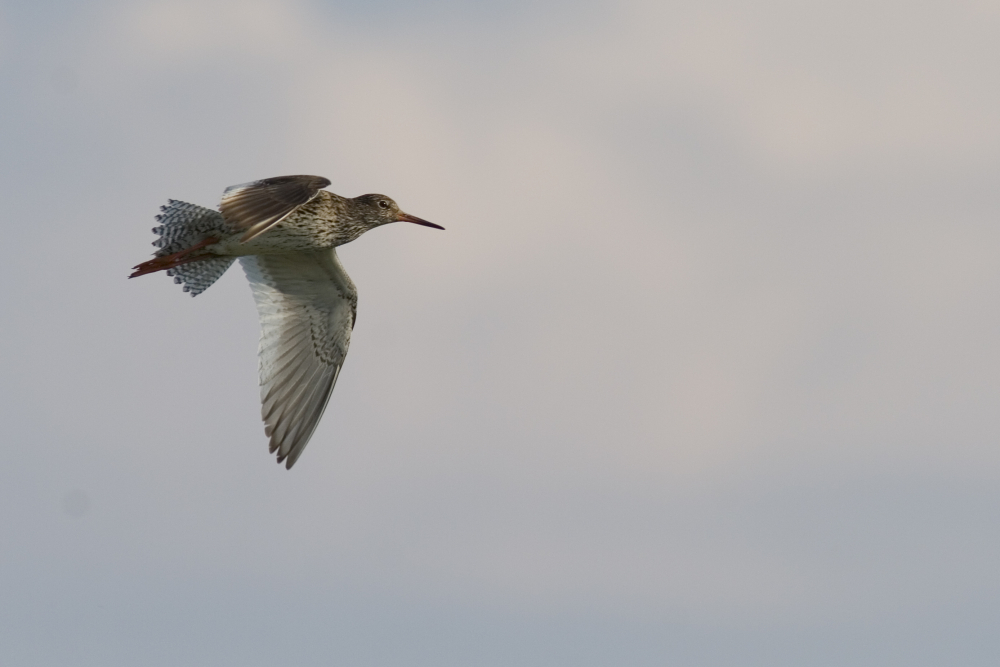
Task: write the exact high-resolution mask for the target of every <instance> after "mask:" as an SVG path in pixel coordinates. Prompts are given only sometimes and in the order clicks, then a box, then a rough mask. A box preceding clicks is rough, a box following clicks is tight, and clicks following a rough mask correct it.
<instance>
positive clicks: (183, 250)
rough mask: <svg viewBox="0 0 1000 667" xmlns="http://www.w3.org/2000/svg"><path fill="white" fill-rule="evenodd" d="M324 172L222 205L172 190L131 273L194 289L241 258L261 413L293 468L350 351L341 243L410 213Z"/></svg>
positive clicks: (349, 301)
mask: <svg viewBox="0 0 1000 667" xmlns="http://www.w3.org/2000/svg"><path fill="white" fill-rule="evenodd" d="M330 184H331V183H330V180H329V179H327V178H323V177H322V176H306V175H299V176H277V177H274V178H265V179H261V180H258V181H253V182H250V183H242V184H240V185H233V186H230V187H228V188H226V189H225V191H224V192H223V194H222V201H221V202H220V204H219V208H218V210H213V209H208V208H203V207H201V206H197V205H195V204H189V203H187V202H183V201H178V200H175V199H170V200H168V201H167V204H166V205H164V206H162V207H160V211H161V213H160V214H159V215H158V216H156V220H157V222H158V223H159V225H158V226H157V227H154V228H153V233H154V234H157V235H158V236H159V238H157V239H156V240H155V241H153V245H154V246H155V247H157V248H158V249H157V250H156V251H155V252H154V257H153V259H150V260H148V261H146V262H142V263H141V264H137V265H136V266H134V267H133V269H134V270H133V272H132V274H131V275H130V276H129V278H137V277H139V276H144V275H147V274H150V273H155V272H157V271H166V273H167V275H169V276H173V278H174V282H175V283H177V284H179V285H183V288H184V291H185V292H189V293H190V294H191V296H197V295H199V294H201V293H202V292H204V291H205V290H206V289H208V288H209V287H211V286H212V284H213V283H214V282H215V281H216V280H218V279H219V278H220V277H221V276H222V274H223V273H225V272H226V270H227V269H228V268H229V267H230V266H232V264H233V262H235V261H236V260H237V259H238V260H239V261H240V264H241V265H242V266H243V271H244V273H245V274H246V276H247V279H248V280H249V281H250V287H251V289H252V291H253V297H254V302H255V303H256V305H257V312H258V315H259V316H260V327H261V335H260V345H259V348H258V361H259V375H260V400H261V417H262V419H263V422H264V434H265V436H266V437H268V438H269V439H270V441H269V449H270V452H271V453H272V454H276V455H277V461H278V463H279V464H280V463H282V462H284V464H285V468H286V469H288V470H290V469H291V468H292V466H293V465H295V462H296V461H297V460H298V458H299V456H301V454H302V450H303V449H305V446H306V445H307V444H308V443H309V440H310V438H312V435H313V432H314V431H315V430H316V426H317V425H318V424H319V420H320V417H322V416H323V412H324V410H326V406H327V403H328V402H329V400H330V395H331V393H332V392H333V387H334V385H335V384H336V382H337V377H338V376H339V375H340V369H341V367H342V366H343V364H344V358H345V357H346V356H347V348H348V346H349V345H350V342H351V332H352V331H353V329H354V323H355V320H356V319H357V307H358V292H357V289H356V288H355V286H354V282H353V281H352V280H351V278H350V276H348V275H347V272H346V271H345V270H344V266H343V265H342V264H341V263H340V259H339V258H338V257H337V250H336V248H337V246H341V245H344V244H345V243H350V242H351V241H353V240H355V239H357V238H358V237H359V236H361V235H362V234H364V233H365V232H366V231H368V230H369V229H374V228H376V227H380V226H382V225H386V224H389V223H392V222H411V223H414V224H417V225H423V226H425V227H432V228H434V229H444V227H442V226H440V225H436V224H434V223H433V222H428V221H426V220H424V219H422V218H418V217H416V216H414V215H410V214H408V213H404V212H403V211H401V210H400V208H399V206H398V205H397V204H396V202H394V201H393V200H392V199H390V198H389V197H386V196H385V195H379V194H366V195H361V196H359V197H354V198H347V197H341V196H339V195H335V194H333V193H332V192H330V191H328V190H324V188H326V187H328V186H329V185H330Z"/></svg>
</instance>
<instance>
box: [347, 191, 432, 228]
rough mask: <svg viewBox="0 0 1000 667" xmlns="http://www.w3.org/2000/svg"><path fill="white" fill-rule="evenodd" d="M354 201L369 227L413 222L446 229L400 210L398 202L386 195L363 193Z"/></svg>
mask: <svg viewBox="0 0 1000 667" xmlns="http://www.w3.org/2000/svg"><path fill="white" fill-rule="evenodd" d="M354 203H355V205H356V206H357V207H358V212H359V213H360V214H361V217H362V219H363V220H364V221H365V224H366V226H368V227H369V228H375V227H378V226H380V225H387V224H389V223H390V222H412V223H413V224H415V225H423V226H424V227H433V228H434V229H444V227H442V226H441V225H435V224H434V223H433V222H427V221H426V220H423V219H422V218H418V217H417V216H415V215H410V214H409V213H403V212H402V211H400V210H399V206H397V205H396V202H394V201H393V200H392V199H390V198H389V197H386V196H385V195H361V196H360V197H355V198H354Z"/></svg>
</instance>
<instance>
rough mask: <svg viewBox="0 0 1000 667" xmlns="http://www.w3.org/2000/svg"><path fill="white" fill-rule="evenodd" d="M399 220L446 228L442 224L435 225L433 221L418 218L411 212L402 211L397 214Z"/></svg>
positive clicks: (435, 227)
mask: <svg viewBox="0 0 1000 667" xmlns="http://www.w3.org/2000/svg"><path fill="white" fill-rule="evenodd" d="M396 220H397V221H398V222H412V223H413V224H415V225H423V226H424V227H433V228H434V229H444V227H442V226H441V225H435V224H434V223H433V222H427V221H426V220H424V219H423V218H418V217H417V216H415V215H410V214H409V213H400V214H399V215H398V216H396Z"/></svg>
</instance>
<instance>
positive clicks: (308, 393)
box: [240, 249, 358, 468]
mask: <svg viewBox="0 0 1000 667" xmlns="http://www.w3.org/2000/svg"><path fill="white" fill-rule="evenodd" d="M240 263H241V264H243V270H244V271H245V272H246V274H247V278H249V280H250V287H252V288H253V297H254V301H256V302H257V312H258V313H259V314H260V328H261V333H260V353H259V354H260V398H261V403H262V407H261V415H262V417H263V419H264V432H265V433H266V434H267V435H268V436H269V437H270V438H271V444H270V447H271V452H272V453H274V452H278V463H281V462H282V461H285V460H286V459H287V462H286V467H288V468H291V467H292V466H293V465H294V464H295V461H296V459H298V458H299V455H300V454H301V453H302V450H303V449H304V448H305V446H306V443H308V442H309V438H311V437H312V434H313V431H315V430H316V425H317V424H318V423H319V418H320V417H321V416H322V415H323V411H324V410H325V409H326V404H327V402H328V401H329V400H330V393H331V392H332V391H333V385H334V383H335V382H336V381H337V376H338V375H339V374H340V368H341V366H342V365H343V363H344V357H345V356H347V346H348V345H349V344H350V342H351V330H352V329H353V328H354V318H355V316H356V313H357V304H358V294H357V290H356V289H355V288H354V283H353V282H351V279H350V277H349V276H348V275H347V273H346V272H345V271H344V267H343V266H342V265H341V264H340V260H339V259H338V258H337V253H336V251H335V250H333V249H329V250H317V251H312V252H297V253H288V254H281V255H250V256H246V257H240Z"/></svg>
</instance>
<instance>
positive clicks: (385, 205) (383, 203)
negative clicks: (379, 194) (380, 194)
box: [378, 199, 389, 208]
mask: <svg viewBox="0 0 1000 667" xmlns="http://www.w3.org/2000/svg"><path fill="white" fill-rule="evenodd" d="M378 207H379V208H389V202H387V201H386V200H384V199H379V200H378Z"/></svg>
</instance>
